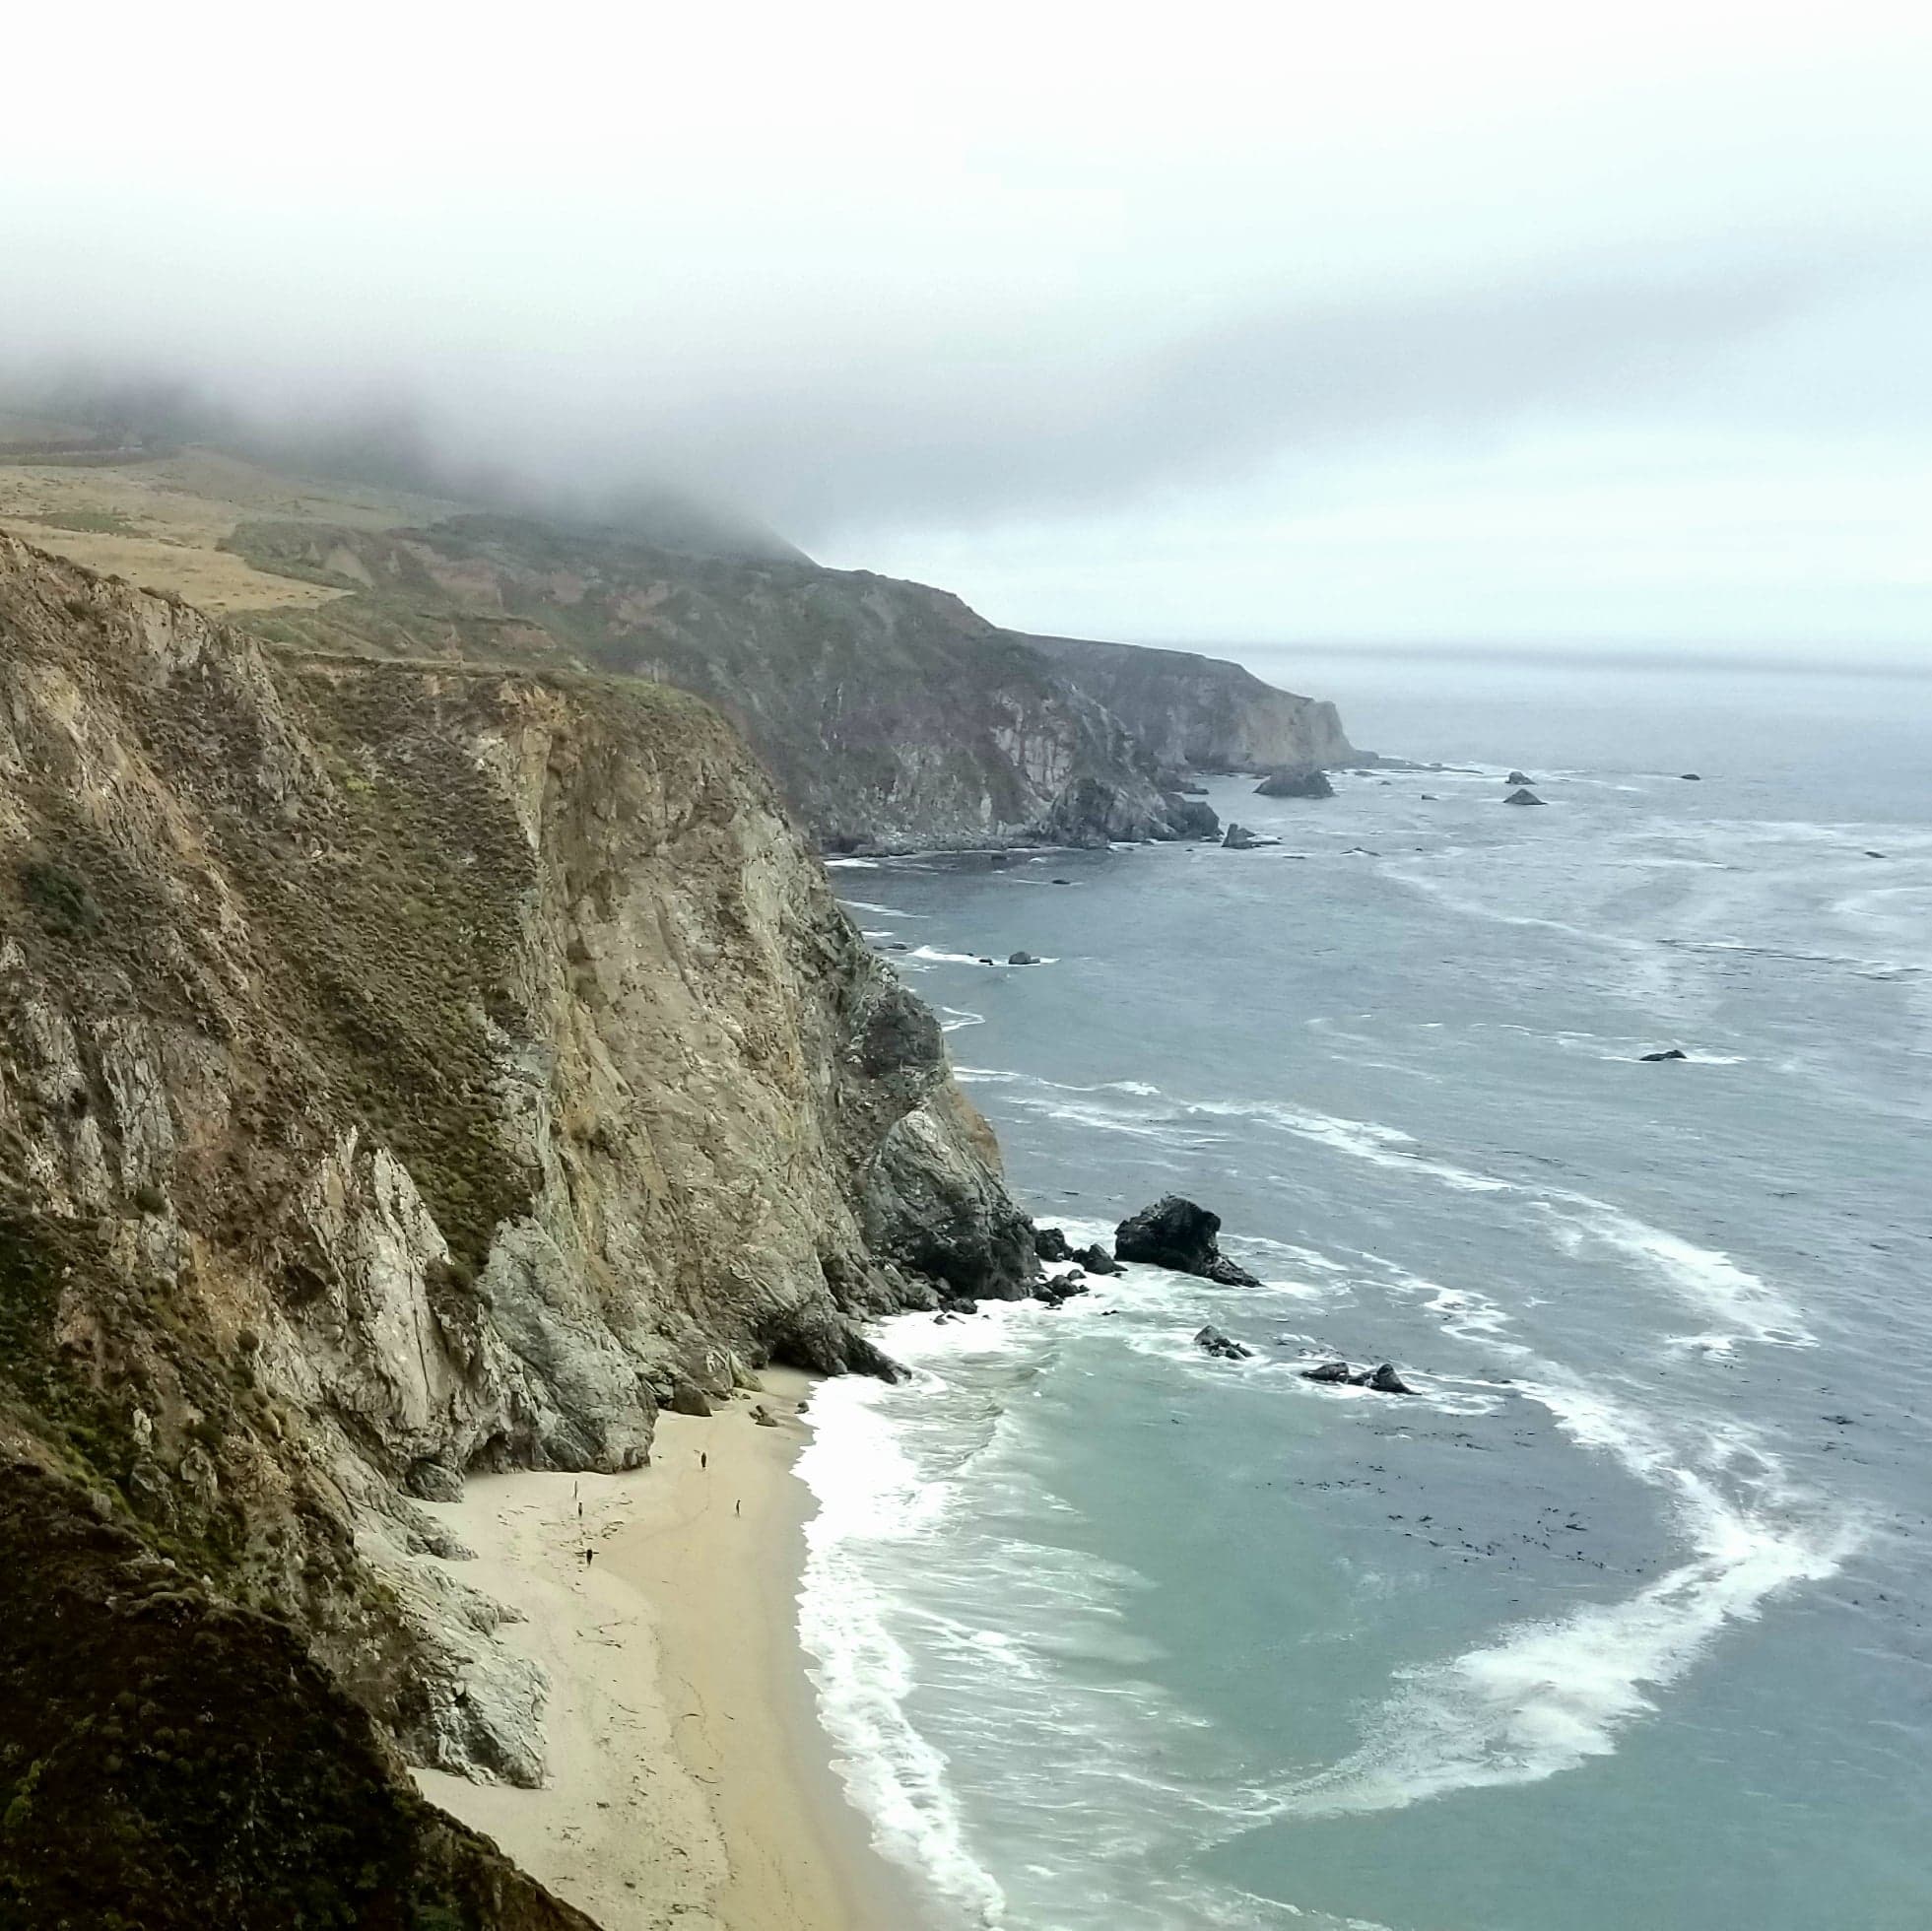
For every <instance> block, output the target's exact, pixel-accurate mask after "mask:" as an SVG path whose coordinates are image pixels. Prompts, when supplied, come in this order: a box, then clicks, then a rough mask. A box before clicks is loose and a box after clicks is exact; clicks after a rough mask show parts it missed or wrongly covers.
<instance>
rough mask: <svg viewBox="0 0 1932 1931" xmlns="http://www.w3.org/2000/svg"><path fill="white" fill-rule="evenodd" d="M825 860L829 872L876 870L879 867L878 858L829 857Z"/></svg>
mask: <svg viewBox="0 0 1932 1931" xmlns="http://www.w3.org/2000/svg"><path fill="white" fill-rule="evenodd" d="M823 862H824V864H825V868H826V870H827V871H829V872H876V871H877V870H878V869H879V861H878V859H876V858H828V859H826V860H824V861H823Z"/></svg>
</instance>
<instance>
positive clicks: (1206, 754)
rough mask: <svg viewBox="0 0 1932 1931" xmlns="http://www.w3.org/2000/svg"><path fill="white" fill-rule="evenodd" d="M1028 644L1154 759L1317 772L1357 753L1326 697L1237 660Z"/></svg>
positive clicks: (1045, 640)
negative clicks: (1301, 692) (1265, 676)
mask: <svg viewBox="0 0 1932 1931" xmlns="http://www.w3.org/2000/svg"><path fill="white" fill-rule="evenodd" d="M1028 641H1029V642H1030V643H1032V644H1033V646H1034V647H1035V648H1036V649H1038V650H1039V651H1040V652H1041V653H1042V654H1043V655H1044V656H1046V657H1047V658H1048V659H1049V660H1050V661H1051V662H1052V663H1053V664H1054V665H1056V666H1057V667H1058V668H1059V669H1061V670H1062V671H1064V672H1065V674H1066V675H1067V677H1068V678H1069V679H1071V680H1072V682H1073V683H1074V684H1075V685H1076V686H1077V687H1078V688H1079V689H1080V690H1082V691H1084V692H1086V693H1087V694H1088V695H1089V696H1090V697H1091V698H1093V699H1095V700H1096V701H1097V702H1099V703H1100V704H1103V705H1104V706H1105V707H1106V708H1107V709H1108V710H1109V711H1111V712H1112V713H1113V715H1114V716H1116V717H1118V718H1119V719H1120V721H1121V723H1122V724H1124V725H1125V726H1126V727H1127V729H1128V730H1129V731H1131V732H1132V733H1133V734H1134V736H1135V737H1136V738H1137V739H1138V740H1139V741H1140V742H1141V743H1142V744H1144V745H1145V746H1146V747H1147V749H1148V750H1149V752H1151V753H1152V754H1153V756H1154V757H1155V758H1156V759H1158V760H1159V761H1160V762H1161V763H1163V764H1164V765H1168V766H1179V767H1186V768H1191V769H1194V770H1203V771H1225V770H1237V771H1266V770H1277V769H1284V768H1287V769H1319V768H1321V767H1324V766H1336V765H1350V764H1354V763H1356V762H1357V761H1358V760H1359V759H1360V757H1361V756H1362V754H1361V753H1360V752H1358V751H1357V750H1356V748H1355V747H1354V746H1353V745H1352V744H1350V743H1349V740H1348V737H1347V734H1346V733H1345V732H1344V731H1343V729H1342V719H1341V715H1340V713H1339V712H1338V711H1337V710H1336V708H1335V706H1334V705H1333V704H1331V703H1328V702H1326V701H1324V700H1322V699H1316V698H1302V697H1298V696H1297V695H1296V694H1295V693H1294V692H1292V691H1278V690H1277V689H1276V688H1275V687H1274V686H1273V685H1272V684H1264V683H1263V682H1262V681H1261V679H1259V678H1258V677H1256V676H1255V675H1254V674H1253V673H1252V672H1251V671H1248V670H1244V669H1243V668H1242V667H1241V666H1240V665H1239V664H1231V663H1228V662H1226V661H1225V660H1224V659H1222V658H1219V657H1200V656H1196V655H1195V654H1194V653H1193V652H1192V651H1187V650H1150V649H1147V648H1145V647H1143V646H1141V645H1138V644H1124V643H1099V642H1089V641H1087V640H1085V639H1082V638H1077V637H1030V638H1029V639H1028Z"/></svg>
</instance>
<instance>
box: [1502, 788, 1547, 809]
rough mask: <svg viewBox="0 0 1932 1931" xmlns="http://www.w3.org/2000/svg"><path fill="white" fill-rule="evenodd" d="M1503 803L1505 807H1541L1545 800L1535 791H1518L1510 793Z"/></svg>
mask: <svg viewBox="0 0 1932 1931" xmlns="http://www.w3.org/2000/svg"><path fill="white" fill-rule="evenodd" d="M1502 802H1503V803H1504V804H1505V805H1540V804H1542V803H1543V800H1542V799H1541V798H1539V797H1538V796H1537V795H1536V793H1535V792H1534V791H1528V790H1518V791H1512V792H1510V794H1509V795H1508V797H1506V798H1505V799H1503V801H1502Z"/></svg>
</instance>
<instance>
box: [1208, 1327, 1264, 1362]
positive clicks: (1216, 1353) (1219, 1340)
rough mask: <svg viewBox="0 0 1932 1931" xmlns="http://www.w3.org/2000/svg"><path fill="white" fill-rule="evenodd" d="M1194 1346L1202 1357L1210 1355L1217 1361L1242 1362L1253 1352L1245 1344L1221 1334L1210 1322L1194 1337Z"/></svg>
mask: <svg viewBox="0 0 1932 1931" xmlns="http://www.w3.org/2000/svg"><path fill="white" fill-rule="evenodd" d="M1194 1345H1195V1347H1197V1348H1198V1349H1200V1351H1201V1352H1202V1353H1203V1354H1204V1355H1212V1356H1213V1357H1214V1358H1215V1359H1216V1360H1217V1361H1224V1362H1244V1361H1247V1360H1249V1359H1250V1358H1251V1357H1252V1356H1253V1354H1254V1350H1253V1349H1252V1348H1250V1347H1248V1346H1247V1345H1246V1343H1244V1342H1240V1341H1236V1340H1234V1339H1233V1338H1232V1336H1230V1335H1226V1334H1223V1333H1222V1331H1221V1330H1220V1329H1219V1328H1218V1327H1216V1326H1214V1325H1213V1323H1212V1322H1210V1323H1209V1325H1208V1326H1206V1327H1204V1328H1203V1329H1202V1330H1201V1331H1200V1333H1199V1334H1197V1335H1196V1336H1195V1337H1194Z"/></svg>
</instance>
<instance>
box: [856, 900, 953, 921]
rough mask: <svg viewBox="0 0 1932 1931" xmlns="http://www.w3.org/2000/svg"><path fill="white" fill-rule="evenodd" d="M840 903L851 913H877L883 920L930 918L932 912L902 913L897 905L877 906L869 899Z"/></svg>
mask: <svg viewBox="0 0 1932 1931" xmlns="http://www.w3.org/2000/svg"><path fill="white" fill-rule="evenodd" d="M840 902H841V903H842V904H843V905H844V907H845V909H846V910H847V911H850V912H875V913H877V914H878V915H879V916H880V917H881V918H930V917H931V916H932V914H931V913H930V912H908V911H901V910H900V909H899V906H897V905H876V904H874V903H873V902H872V901H871V900H870V899H841V900H840Z"/></svg>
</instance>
